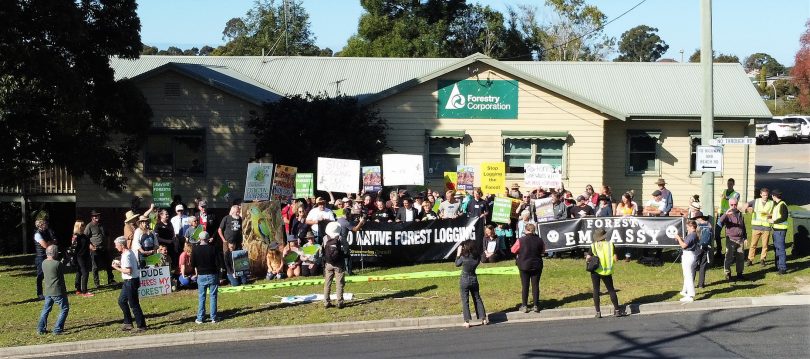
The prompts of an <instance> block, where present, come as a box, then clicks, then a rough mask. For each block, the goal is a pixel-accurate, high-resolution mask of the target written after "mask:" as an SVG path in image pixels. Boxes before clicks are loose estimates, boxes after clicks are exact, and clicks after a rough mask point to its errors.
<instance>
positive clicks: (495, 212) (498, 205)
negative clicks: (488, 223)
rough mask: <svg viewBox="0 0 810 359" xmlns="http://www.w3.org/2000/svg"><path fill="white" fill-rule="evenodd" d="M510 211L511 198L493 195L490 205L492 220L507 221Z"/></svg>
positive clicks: (497, 221) (496, 221) (508, 220)
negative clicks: (493, 198) (493, 199)
mask: <svg viewBox="0 0 810 359" xmlns="http://www.w3.org/2000/svg"><path fill="white" fill-rule="evenodd" d="M511 213H512V199H511V198H505V197H495V204H493V205H492V221H493V222H495V223H509V222H510V219H511Z"/></svg>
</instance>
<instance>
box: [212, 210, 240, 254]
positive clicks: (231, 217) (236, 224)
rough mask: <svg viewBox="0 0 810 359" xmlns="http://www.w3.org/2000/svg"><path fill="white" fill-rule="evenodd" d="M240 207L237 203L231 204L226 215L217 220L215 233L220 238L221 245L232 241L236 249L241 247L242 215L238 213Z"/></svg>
mask: <svg viewBox="0 0 810 359" xmlns="http://www.w3.org/2000/svg"><path fill="white" fill-rule="evenodd" d="M240 207H241V206H239V205H233V206H231V210H230V212H228V215H227V216H225V217H223V218H222V221H221V222H219V229H218V230H217V233H218V234H219V238H220V239H221V240H222V245H223V246H225V245H226V244H227V243H233V244H234V245H235V246H236V249H241V248H242V215H241V214H240V213H239V210H240ZM223 249H224V248H223ZM223 252H224V251H223Z"/></svg>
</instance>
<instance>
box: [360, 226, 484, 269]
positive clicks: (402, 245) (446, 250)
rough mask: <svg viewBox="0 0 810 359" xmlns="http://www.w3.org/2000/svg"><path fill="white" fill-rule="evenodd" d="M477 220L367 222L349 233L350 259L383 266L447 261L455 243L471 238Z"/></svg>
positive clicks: (453, 250) (453, 251)
mask: <svg viewBox="0 0 810 359" xmlns="http://www.w3.org/2000/svg"><path fill="white" fill-rule="evenodd" d="M477 223H478V218H467V217H459V218H455V219H440V220H434V221H421V222H407V223H378V222H368V223H366V224H365V225H364V226H363V229H362V230H360V231H358V232H349V238H348V239H349V246H350V249H351V252H352V257H354V258H361V257H362V258H363V259H364V260H365V261H369V262H375V263H384V264H394V263H397V264H403V263H407V264H412V263H416V262H425V261H434V260H441V259H447V258H449V257H450V255H452V254H455V250H456V247H457V246H458V243H460V242H463V241H466V240H468V239H475V227H476V224H477Z"/></svg>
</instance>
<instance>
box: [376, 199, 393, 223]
mask: <svg viewBox="0 0 810 359" xmlns="http://www.w3.org/2000/svg"><path fill="white" fill-rule="evenodd" d="M374 203H375V204H376V206H377V209H376V210H374V213H373V214H372V215H371V217H372V218H374V222H382V223H386V222H393V221H394V215H393V214H392V213H391V210H390V209H388V208H386V207H385V202H383V200H382V199H377V201H376V202H374Z"/></svg>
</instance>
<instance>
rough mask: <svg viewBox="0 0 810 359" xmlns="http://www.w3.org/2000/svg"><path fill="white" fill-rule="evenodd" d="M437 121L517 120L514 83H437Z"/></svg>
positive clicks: (499, 81) (470, 81) (498, 81)
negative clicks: (439, 119) (455, 119)
mask: <svg viewBox="0 0 810 359" xmlns="http://www.w3.org/2000/svg"><path fill="white" fill-rule="evenodd" d="M438 106H439V110H438V114H439V118H488V119H517V115H518V82H517V81H514V80H491V81H490V80H480V81H474V80H462V81H439V103H438Z"/></svg>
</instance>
